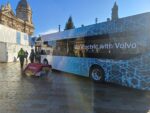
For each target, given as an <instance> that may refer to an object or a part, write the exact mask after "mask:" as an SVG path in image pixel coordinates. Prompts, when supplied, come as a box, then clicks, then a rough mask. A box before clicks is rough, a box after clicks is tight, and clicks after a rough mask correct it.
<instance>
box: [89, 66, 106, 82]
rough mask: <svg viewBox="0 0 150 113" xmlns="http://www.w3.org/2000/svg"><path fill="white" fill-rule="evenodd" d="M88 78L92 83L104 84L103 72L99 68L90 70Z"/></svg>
mask: <svg viewBox="0 0 150 113" xmlns="http://www.w3.org/2000/svg"><path fill="white" fill-rule="evenodd" d="M90 78H91V79H92V80H93V81H94V82H104V70H103V69H102V68H100V67H99V66H95V67H92V68H91V69H90Z"/></svg>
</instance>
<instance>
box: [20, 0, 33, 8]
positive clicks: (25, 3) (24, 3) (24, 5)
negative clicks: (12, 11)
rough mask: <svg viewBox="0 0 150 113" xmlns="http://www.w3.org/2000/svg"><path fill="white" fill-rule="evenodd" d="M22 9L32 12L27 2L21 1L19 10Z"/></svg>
mask: <svg viewBox="0 0 150 113" xmlns="http://www.w3.org/2000/svg"><path fill="white" fill-rule="evenodd" d="M20 8H24V9H28V10H31V7H30V6H29V4H28V2H27V0H21V1H20V2H19V3H18V6H17V9H20Z"/></svg>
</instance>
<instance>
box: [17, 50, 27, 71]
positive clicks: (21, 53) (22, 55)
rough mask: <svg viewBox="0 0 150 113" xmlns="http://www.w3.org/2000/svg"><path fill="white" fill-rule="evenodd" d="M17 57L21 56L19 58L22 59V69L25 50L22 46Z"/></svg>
mask: <svg viewBox="0 0 150 113" xmlns="http://www.w3.org/2000/svg"><path fill="white" fill-rule="evenodd" d="M17 58H19V60H20V67H21V69H23V65H24V58H25V52H24V50H23V49H22V48H21V49H20V51H19V52H18V57H17Z"/></svg>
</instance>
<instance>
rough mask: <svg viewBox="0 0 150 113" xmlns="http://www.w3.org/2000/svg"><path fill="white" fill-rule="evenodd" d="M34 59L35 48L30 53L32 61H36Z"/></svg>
mask: <svg viewBox="0 0 150 113" xmlns="http://www.w3.org/2000/svg"><path fill="white" fill-rule="evenodd" d="M34 59H35V53H34V50H33V49H32V50H31V53H30V62H31V63H34Z"/></svg>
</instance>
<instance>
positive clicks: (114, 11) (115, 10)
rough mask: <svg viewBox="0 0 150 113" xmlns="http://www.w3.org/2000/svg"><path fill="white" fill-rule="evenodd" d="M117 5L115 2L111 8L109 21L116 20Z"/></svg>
mask: <svg viewBox="0 0 150 113" xmlns="http://www.w3.org/2000/svg"><path fill="white" fill-rule="evenodd" d="M118 18H119V17H118V5H117V3H116V2H115V4H114V6H113V8H112V14H111V19H112V20H116V19H118Z"/></svg>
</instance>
